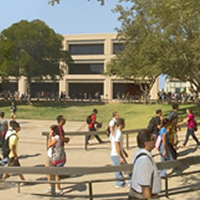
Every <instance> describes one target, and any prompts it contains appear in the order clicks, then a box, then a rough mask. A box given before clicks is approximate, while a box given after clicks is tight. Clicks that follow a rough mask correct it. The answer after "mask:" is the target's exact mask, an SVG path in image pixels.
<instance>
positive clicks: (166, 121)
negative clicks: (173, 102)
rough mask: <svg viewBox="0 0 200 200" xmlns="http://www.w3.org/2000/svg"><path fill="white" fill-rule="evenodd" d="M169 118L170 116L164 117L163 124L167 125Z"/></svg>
mask: <svg viewBox="0 0 200 200" xmlns="http://www.w3.org/2000/svg"><path fill="white" fill-rule="evenodd" d="M169 122H170V121H169V119H168V118H164V119H163V121H162V126H165V125H166V124H167V123H169Z"/></svg>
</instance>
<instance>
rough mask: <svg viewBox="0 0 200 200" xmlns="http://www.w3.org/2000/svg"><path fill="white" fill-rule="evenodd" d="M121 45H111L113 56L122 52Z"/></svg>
mask: <svg viewBox="0 0 200 200" xmlns="http://www.w3.org/2000/svg"><path fill="white" fill-rule="evenodd" d="M123 48H124V47H123V44H113V54H116V53H117V52H118V51H122V50H123Z"/></svg>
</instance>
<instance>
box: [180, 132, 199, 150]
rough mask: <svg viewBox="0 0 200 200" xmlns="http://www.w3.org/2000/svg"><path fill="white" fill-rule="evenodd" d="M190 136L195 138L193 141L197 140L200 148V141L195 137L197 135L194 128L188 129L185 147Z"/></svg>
mask: <svg viewBox="0 0 200 200" xmlns="http://www.w3.org/2000/svg"><path fill="white" fill-rule="evenodd" d="M190 135H191V136H192V137H193V139H194V140H195V142H196V143H197V145H198V146H199V145H200V143H199V140H198V139H197V137H196V135H195V133H194V129H193V128H188V129H187V133H186V136H185V141H184V143H183V145H184V146H185V145H186V144H187V142H188V139H189V137H190Z"/></svg>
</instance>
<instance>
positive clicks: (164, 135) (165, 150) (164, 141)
mask: <svg viewBox="0 0 200 200" xmlns="http://www.w3.org/2000/svg"><path fill="white" fill-rule="evenodd" d="M166 135H167V133H164V134H163V147H164V153H163V156H164V157H166V156H167V146H166Z"/></svg>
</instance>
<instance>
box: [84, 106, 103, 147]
mask: <svg viewBox="0 0 200 200" xmlns="http://www.w3.org/2000/svg"><path fill="white" fill-rule="evenodd" d="M97 113H98V110H97V109H93V113H92V114H91V116H90V123H89V124H88V130H89V131H97V129H96V127H95V125H96V126H97V127H101V126H102V123H100V122H97V121H96V118H97V116H96V115H97ZM94 137H95V138H96V139H97V140H98V142H99V143H104V141H103V140H102V139H101V138H100V137H99V136H98V135H94ZM90 138H91V135H88V136H87V145H90V143H89V142H88V141H89V140H90Z"/></svg>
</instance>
